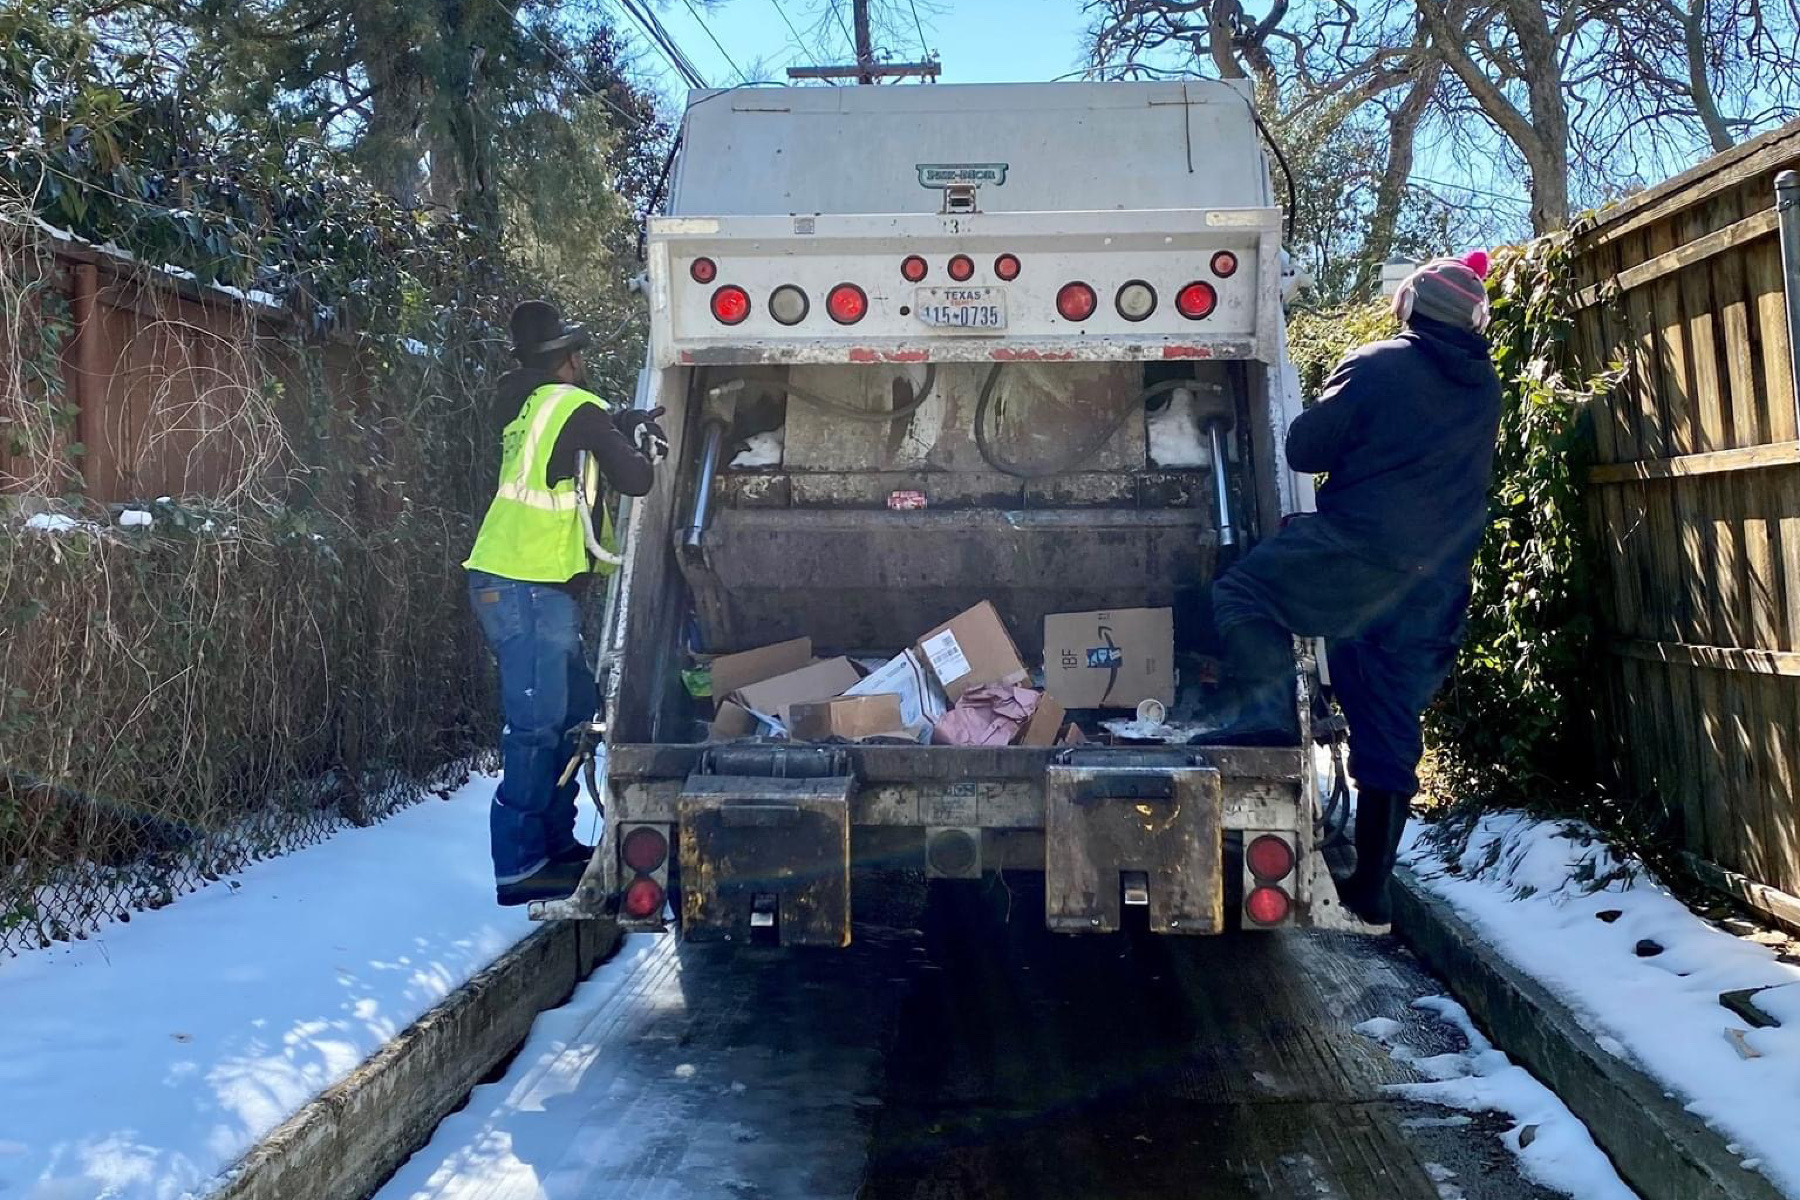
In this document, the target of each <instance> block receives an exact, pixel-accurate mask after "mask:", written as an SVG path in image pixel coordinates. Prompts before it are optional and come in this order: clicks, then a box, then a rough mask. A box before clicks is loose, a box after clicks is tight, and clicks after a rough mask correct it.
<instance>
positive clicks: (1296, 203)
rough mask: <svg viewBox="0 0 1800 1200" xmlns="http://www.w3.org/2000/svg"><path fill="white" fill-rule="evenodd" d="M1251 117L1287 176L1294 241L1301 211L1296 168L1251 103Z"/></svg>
mask: <svg viewBox="0 0 1800 1200" xmlns="http://www.w3.org/2000/svg"><path fill="white" fill-rule="evenodd" d="M1246 103H1248V101H1246ZM1250 119H1251V120H1253V121H1255V122H1256V127H1257V129H1259V130H1261V131H1262V135H1263V140H1264V141H1265V142H1267V143H1269V149H1270V150H1272V151H1274V152H1275V161H1276V162H1278V163H1280V164H1281V173H1282V174H1283V175H1285V176H1287V185H1288V207H1287V240H1288V242H1289V243H1292V242H1293V240H1294V215H1295V214H1296V213H1298V212H1299V211H1300V190H1299V189H1298V188H1296V187H1295V186H1294V169H1293V168H1292V167H1290V166H1288V160H1287V155H1285V154H1283V153H1282V152H1281V143H1280V142H1278V141H1276V140H1275V135H1274V134H1272V133H1270V132H1269V127H1268V126H1267V125H1264V124H1263V119H1262V114H1261V113H1259V112H1257V111H1256V105H1254V104H1251V105H1250Z"/></svg>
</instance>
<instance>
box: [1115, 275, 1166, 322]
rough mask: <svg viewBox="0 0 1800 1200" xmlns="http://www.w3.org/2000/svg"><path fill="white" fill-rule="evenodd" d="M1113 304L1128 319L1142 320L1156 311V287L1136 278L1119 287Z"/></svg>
mask: <svg viewBox="0 0 1800 1200" xmlns="http://www.w3.org/2000/svg"><path fill="white" fill-rule="evenodd" d="M1113 306H1114V307H1115V308H1117V309H1118V310H1119V315H1120V316H1121V317H1124V318H1125V319H1126V320H1127V321H1142V320H1143V319H1144V318H1145V317H1148V316H1149V315H1150V314H1151V313H1153V312H1155V311H1156V289H1155V288H1153V287H1151V286H1150V285H1149V284H1147V283H1145V282H1144V281H1143V280H1141V279H1134V280H1132V281H1131V282H1130V283H1128V284H1126V285H1125V286H1124V287H1122V288H1120V289H1119V294H1118V295H1117V296H1114V297H1113Z"/></svg>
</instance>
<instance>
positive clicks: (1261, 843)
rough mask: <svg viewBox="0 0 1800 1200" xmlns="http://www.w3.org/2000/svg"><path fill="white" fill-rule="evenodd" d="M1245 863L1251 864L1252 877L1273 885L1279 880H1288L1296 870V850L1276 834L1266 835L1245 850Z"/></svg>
mask: <svg viewBox="0 0 1800 1200" xmlns="http://www.w3.org/2000/svg"><path fill="white" fill-rule="evenodd" d="M1244 861H1245V862H1247V863H1248V864H1249V866H1250V873H1251V874H1252V875H1254V876H1256V877H1257V878H1258V879H1266V880H1268V881H1269V882H1271V883H1273V882H1274V881H1275V880H1277V879H1286V878H1287V874H1288V872H1289V871H1292V870H1293V869H1294V848H1293V847H1292V846H1290V845H1288V844H1287V842H1285V841H1284V840H1282V839H1281V838H1278V837H1276V836H1275V835H1274V834H1272V833H1265V834H1263V835H1262V836H1261V837H1259V838H1257V839H1256V840H1255V841H1253V842H1251V843H1250V845H1249V847H1248V848H1246V849H1245V851H1244Z"/></svg>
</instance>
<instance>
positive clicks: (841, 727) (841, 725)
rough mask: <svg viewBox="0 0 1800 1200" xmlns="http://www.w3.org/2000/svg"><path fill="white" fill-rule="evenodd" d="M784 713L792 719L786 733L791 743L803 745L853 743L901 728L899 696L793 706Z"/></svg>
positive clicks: (851, 698) (886, 695) (821, 701)
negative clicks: (840, 740) (830, 741)
mask: <svg viewBox="0 0 1800 1200" xmlns="http://www.w3.org/2000/svg"><path fill="white" fill-rule="evenodd" d="M788 711H789V712H790V713H791V714H792V716H793V721H792V723H791V724H790V725H789V726H788V732H789V734H790V735H791V736H792V737H793V738H794V739H795V740H797V741H803V742H822V741H824V740H825V739H827V738H834V737H841V738H845V739H847V740H849V741H853V742H854V741H858V740H860V739H862V738H866V737H876V736H878V735H881V734H893V733H894V732H895V731H896V730H900V729H902V727H903V722H902V719H901V715H900V697H899V696H896V695H892V694H889V693H885V692H883V693H879V694H877V695H873V696H839V697H838V698H837V699H835V700H819V701H814V702H813V703H810V704H796V705H794V706H793V707H792V708H791V709H789V710H788Z"/></svg>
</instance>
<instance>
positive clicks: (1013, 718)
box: [931, 683, 1039, 746]
mask: <svg viewBox="0 0 1800 1200" xmlns="http://www.w3.org/2000/svg"><path fill="white" fill-rule="evenodd" d="M1038 699H1039V694H1038V693H1037V692H1034V691H1032V690H1031V689H1030V688H1025V687H1014V686H1012V685H1010V684H1004V683H991V684H988V685H986V686H985V687H978V688H970V689H969V690H968V691H966V692H964V693H963V694H962V696H961V697H960V698H958V700H957V701H956V705H955V707H953V708H952V709H951V710H950V711H949V712H947V713H945V714H944V715H943V716H942V717H940V718H938V722H937V724H936V725H934V726H932V729H931V742H932V744H933V745H935V746H1010V745H1012V743H1013V741H1014V739H1016V738H1017V737H1018V736H1019V731H1020V730H1022V729H1024V728H1025V722H1027V721H1029V720H1031V714H1032V713H1034V712H1036V711H1037V706H1038Z"/></svg>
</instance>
